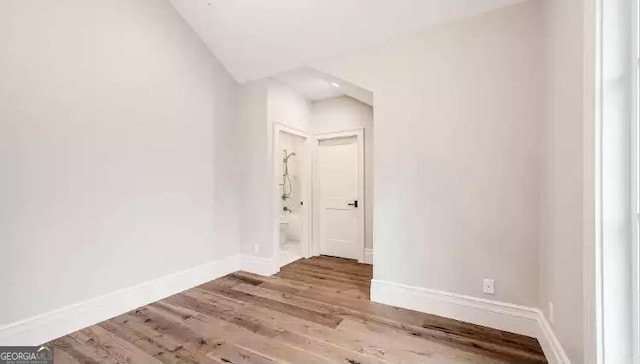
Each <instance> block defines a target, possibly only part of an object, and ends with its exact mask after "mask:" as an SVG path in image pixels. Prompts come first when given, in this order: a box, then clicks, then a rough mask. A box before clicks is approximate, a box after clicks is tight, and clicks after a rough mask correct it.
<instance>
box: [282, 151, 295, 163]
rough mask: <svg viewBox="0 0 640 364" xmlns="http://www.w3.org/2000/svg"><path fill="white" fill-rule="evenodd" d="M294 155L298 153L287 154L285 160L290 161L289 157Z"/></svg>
mask: <svg viewBox="0 0 640 364" xmlns="http://www.w3.org/2000/svg"><path fill="white" fill-rule="evenodd" d="M294 155H296V154H295V153H291V154H288V155H286V154H285V157H284V161H285V162H286V161H288V160H289V158H291V157H293V156H294Z"/></svg>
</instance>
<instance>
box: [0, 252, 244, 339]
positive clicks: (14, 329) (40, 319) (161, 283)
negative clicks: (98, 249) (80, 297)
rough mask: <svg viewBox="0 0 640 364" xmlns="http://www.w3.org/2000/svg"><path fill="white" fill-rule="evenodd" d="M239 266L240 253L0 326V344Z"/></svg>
mask: <svg viewBox="0 0 640 364" xmlns="http://www.w3.org/2000/svg"><path fill="white" fill-rule="evenodd" d="M239 269H240V255H233V256H229V257H225V258H222V259H218V260H215V261H212V262H209V263H206V264H203V265H200V266H197V267H193V268H189V269H186V270H184V271H182V272H178V273H174V274H171V275H168V276H165V277H161V278H158V279H155V280H152V281H149V282H145V283H142V284H138V285H135V286H132V287H128V288H125V289H121V290H118V291H115V292H112V293H108V294H106V295H103V296H100V297H96V298H92V299H89V300H86V301H83V302H79V303H76V304H73V305H70V306H66V307H63V308H60V309H57V310H54V311H51V312H47V313H44V314H41V315H38V316H35V317H31V318H28V319H25V320H21V321H18V322H14V323H11V324H9V325H5V326H1V327H0V346H24V345H40V344H43V343H45V342H48V341H51V340H53V339H56V338H58V337H61V336H64V335H67V334H70V333H72V332H74V331H77V330H80V329H82V328H85V327H88V326H91V325H95V324H97V323H99V322H102V321H104V320H107V319H109V318H112V317H115V316H118V315H121V314H123V313H125V312H128V311H131V310H133V309H135V308H138V307H141V306H144V305H147V304H149V303H152V302H155V301H158V300H161V299H163V298H166V297H168V296H171V295H174V294H176V293H179V292H182V291H184V290H187V289H189V288H192V287H195V286H198V285H200V284H202V283H205V282H208V281H210V280H213V279H216V278H219V277H222V276H225V275H227V274H229V273H233V272H235V271H237V270H239Z"/></svg>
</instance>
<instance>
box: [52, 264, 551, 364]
mask: <svg viewBox="0 0 640 364" xmlns="http://www.w3.org/2000/svg"><path fill="white" fill-rule="evenodd" d="M371 276H372V268H371V266H370V265H365V264H358V263H356V262H354V261H350V260H345V259H339V258H331V257H324V256H322V257H315V258H310V259H302V260H299V261H296V262H294V263H292V264H289V265H288V266H286V267H283V269H282V270H281V272H280V273H278V274H277V275H276V276H274V277H262V276H258V275H254V274H250V273H245V272H237V273H234V274H231V275H229V276H226V277H223V278H220V279H216V280H214V281H211V282H208V283H205V284H203V285H201V286H199V287H196V288H193V289H190V290H187V291H185V292H182V293H180V294H177V295H175V296H171V297H169V298H166V299H164V300H162V301H159V302H156V303H153V304H150V305H148V306H145V307H141V308H138V309H136V310H134V311H131V312H128V313H126V314H124V315H121V316H118V317H115V318H112V319H110V320H107V321H105V322H102V323H100V324H98V325H94V326H92V327H89V328H86V329H83V330H80V331H78V332H75V333H73V334H70V335H68V336H65V337H62V338H59V339H57V340H54V341H53V342H52V343H51V344H52V345H53V346H54V347H55V351H54V353H55V363H56V364H61V363H160V362H161V363H283V362H287V363H350V364H356V363H438V364H447V363H452V364H453V363H545V362H546V361H545V359H544V356H543V354H542V350H541V349H540V346H539V344H538V342H537V341H536V340H535V339H532V338H528V337H524V336H520V335H516V334H511V333H507V332H502V331H498V330H493V329H489V328H485V327H481V326H476V325H472V324H468V323H463V322H459V321H454V320H449V319H445V318H442V317H438V316H432V315H427V314H423V313H419V312H415V311H410V310H405V309H400V308H396V307H391V306H385V305H381V304H376V303H373V302H370V301H369V285H370V281H371Z"/></svg>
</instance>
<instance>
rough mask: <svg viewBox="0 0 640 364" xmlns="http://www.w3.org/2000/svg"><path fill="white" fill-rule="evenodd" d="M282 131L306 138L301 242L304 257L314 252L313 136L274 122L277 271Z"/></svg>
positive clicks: (273, 181) (278, 260) (273, 201)
mask: <svg viewBox="0 0 640 364" xmlns="http://www.w3.org/2000/svg"><path fill="white" fill-rule="evenodd" d="M280 132H283V133H287V134H291V135H294V136H297V137H300V138H303V139H304V153H305V156H304V161H303V167H302V168H303V170H304V171H306V172H307V173H306V174H305V175H304V181H303V182H302V186H301V187H302V188H301V191H302V196H301V201H303V202H304V204H303V205H302V214H303V216H301V217H300V219H301V221H302V223H303V227H302V239H303V241H301V242H300V244H301V245H302V257H303V258H309V257H310V256H311V253H312V248H311V244H312V235H311V234H312V221H311V215H312V208H309V207H310V206H313V201H312V200H313V196H312V191H311V190H312V180H313V170H312V160H313V150H312V142H313V137H312V136H311V135H309V133H307V132H306V131H304V130H300V129H296V128H293V127H291V126H288V125H286V124H283V123H280V122H274V123H273V145H272V156H273V164H272V165H271V168H272V170H273V172H272V173H273V180H272V186H273V188H272V191H273V198H272V203H273V208H272V211H273V255H274V256H275V262H276V263H275V264H276V268H277V269H276V271H280V264H281V262H280V214H281V212H282V211H281V210H280V200H281V194H280V182H281V179H282V176H281V175H279V173H278V167H279V164H280V163H282V159H281V158H280V156H281V155H282V151H281V150H280Z"/></svg>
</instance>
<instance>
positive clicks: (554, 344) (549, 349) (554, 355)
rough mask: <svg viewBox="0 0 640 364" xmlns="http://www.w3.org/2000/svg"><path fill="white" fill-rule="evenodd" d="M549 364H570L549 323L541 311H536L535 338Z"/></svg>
mask: <svg viewBox="0 0 640 364" xmlns="http://www.w3.org/2000/svg"><path fill="white" fill-rule="evenodd" d="M535 338H536V339H538V342H539V343H540V346H541V347H542V351H544V355H545V356H546V357H547V360H548V361H549V363H550V364H555V363H558V364H571V361H570V360H569V357H568V356H567V353H566V352H565V351H564V349H563V348H562V345H560V341H559V340H558V338H557V337H556V334H555V333H554V332H553V329H552V328H551V325H550V324H549V321H547V318H546V317H545V316H544V313H542V311H541V310H538V335H536V336H535Z"/></svg>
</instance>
